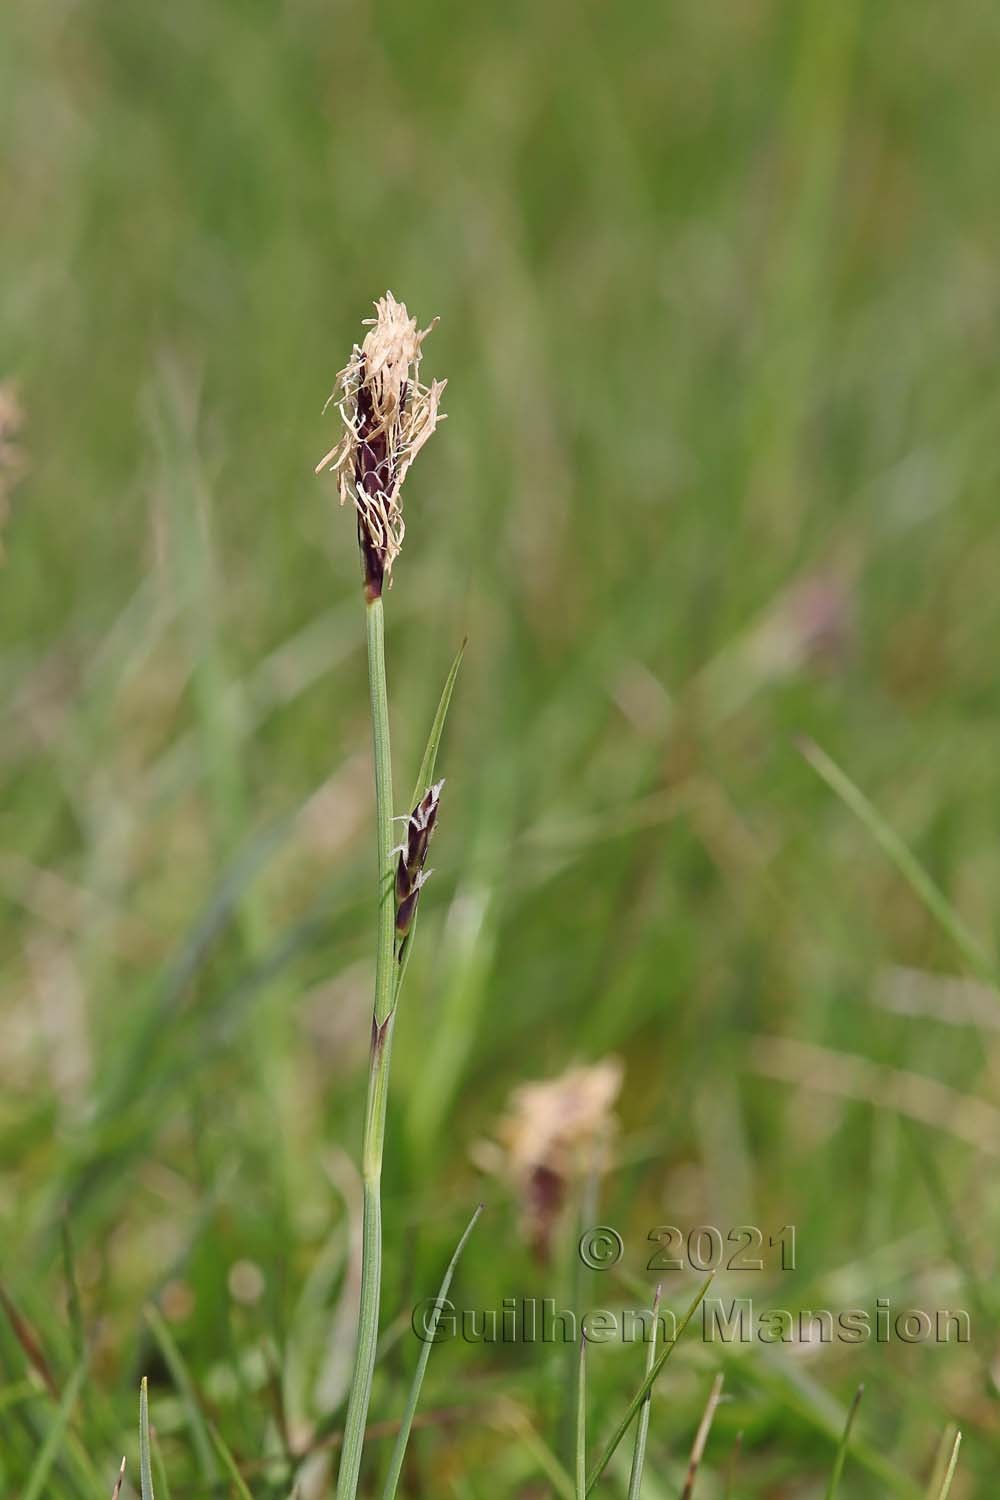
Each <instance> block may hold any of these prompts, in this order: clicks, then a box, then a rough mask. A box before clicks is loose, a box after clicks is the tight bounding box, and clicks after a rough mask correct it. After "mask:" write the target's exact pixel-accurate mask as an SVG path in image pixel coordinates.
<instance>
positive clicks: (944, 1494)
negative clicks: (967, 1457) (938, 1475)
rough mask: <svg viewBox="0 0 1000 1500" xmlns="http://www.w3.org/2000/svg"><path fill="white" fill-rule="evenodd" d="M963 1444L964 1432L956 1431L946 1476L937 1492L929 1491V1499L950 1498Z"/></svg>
mask: <svg viewBox="0 0 1000 1500" xmlns="http://www.w3.org/2000/svg"><path fill="white" fill-rule="evenodd" d="M961 1446H962V1434H961V1433H960V1432H956V1433H955V1441H954V1442H953V1443H952V1445H951V1456H950V1458H949V1459H948V1467H947V1468H946V1469H945V1473H944V1478H943V1479H942V1481H941V1488H940V1489H939V1490H937V1491H936V1492H933V1491H928V1500H948V1493H949V1491H950V1490H951V1482H952V1480H953V1479H954V1477H955V1470H956V1469H957V1468H958V1450H959V1448H961Z"/></svg>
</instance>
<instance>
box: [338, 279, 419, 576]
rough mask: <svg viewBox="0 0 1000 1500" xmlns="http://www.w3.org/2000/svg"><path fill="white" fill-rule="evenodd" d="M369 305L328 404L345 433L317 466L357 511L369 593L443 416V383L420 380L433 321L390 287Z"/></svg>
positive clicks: (394, 552)
mask: <svg viewBox="0 0 1000 1500" xmlns="http://www.w3.org/2000/svg"><path fill="white" fill-rule="evenodd" d="M375 310H376V316H375V317H374V318H368V319H366V320H365V321H366V326H367V327H368V329H369V331H368V333H367V334H366V335H365V338H364V341H363V343H362V344H361V345H360V346H359V345H357V344H355V346H354V349H353V351H352V353H351V358H350V360H349V361H348V363H347V365H346V366H345V367H344V369H343V370H341V372H340V374H339V375H338V376H337V383H336V385H335V386H334V389H333V392H332V394H331V396H330V399H329V401H328V402H327V406H329V405H330V403H331V402H333V403H335V404H336V406H337V410H338V411H339V413H340V418H341V421H342V422H343V426H344V432H343V436H342V437H341V438H340V441H339V442H338V443H337V444H336V446H335V447H333V448H331V449H330V451H329V453H327V454H326V455H325V457H324V458H322V459H321V460H320V462H319V463H318V464H317V465H316V473H317V474H320V473H322V472H323V470H324V469H332V470H333V471H334V473H335V474H336V475H337V485H338V489H339V492H340V503H341V505H343V504H344V503H345V502H346V501H347V500H350V501H351V503H352V504H353V506H354V508H355V510H356V511H357V514H358V538H359V541H360V543H361V552H362V561H363V565H364V572H365V588H366V592H367V593H368V595H369V597H371V598H376V597H378V595H379V594H381V592H382V585H383V580H384V578H385V577H387V576H390V575H391V573H392V565H393V563H394V562H395V560H396V558H397V557H398V556H399V552H400V548H401V547H402V545H403V535H404V531H405V527H404V525H403V514H402V503H401V495H400V492H401V490H402V486H403V480H404V479H405V478H406V475H407V471H408V470H409V467H410V465H411V464H412V463H413V460H414V459H415V458H416V456H417V454H418V453H419V452H420V450H421V448H422V447H423V446H424V444H425V443H426V442H427V439H428V438H429V437H430V436H431V434H432V432H433V431H434V429H435V427H436V426H437V424H438V422H439V421H440V420H442V419H443V417H444V413H443V412H441V411H440V410H439V405H440V400H441V393H442V391H443V390H444V388H445V385H446V384H447V382H446V381H444V380H432V381H431V383H430V385H429V386H427V385H422V384H421V382H420V373H419V372H420V358H421V345H422V344H423V341H424V339H425V338H426V337H427V335H428V334H429V333H430V332H431V330H432V329H433V328H434V327H435V324H436V322H437V319H435V320H434V322H432V323H431V324H430V326H429V327H427V328H424V329H422V330H421V329H418V327H417V322H416V319H415V318H411V317H410V315H409V313H408V312H407V310H406V304H405V303H403V302H397V301H396V299H395V297H394V296H393V295H392V293H391V292H387V293H386V294H385V296H384V297H380V298H379V300H378V302H377V303H376V304H375Z"/></svg>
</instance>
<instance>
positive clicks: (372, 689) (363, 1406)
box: [337, 595, 396, 1500]
mask: <svg viewBox="0 0 1000 1500" xmlns="http://www.w3.org/2000/svg"><path fill="white" fill-rule="evenodd" d="M365 613H366V617H367V633H368V689H369V696H370V700H371V715H372V744H373V748H374V758H375V823H376V833H377V847H378V937H377V946H376V956H375V1005H374V1012H373V1016H372V1040H371V1056H370V1060H369V1070H368V1101H367V1106H366V1110H365V1130H364V1140H363V1143H362V1152H361V1159H362V1165H361V1176H362V1184H363V1192H364V1207H363V1228H362V1259H361V1305H360V1310H359V1314H358V1343H357V1350H356V1353H355V1359H354V1376H353V1379H352V1380H351V1393H350V1397H349V1398H348V1403H347V1417H346V1419H345V1423H344V1446H343V1449H342V1452H341V1458H340V1469H339V1472H338V1475H337V1500H354V1497H355V1496H356V1494H357V1489H358V1478H359V1475H360V1472H361V1453H362V1449H363V1447H364V1438H365V1427H366V1425H367V1422H368V1407H369V1404H370V1402H371V1389H372V1376H373V1374H374V1371H375V1352H376V1348H377V1345H378V1321H379V1303H380V1299H381V1290H382V1154H383V1149H384V1144H385V1113H386V1103H387V1099H388V1088H389V1063H390V1058H391V1053H392V1031H393V1021H394V1018H395V1007H394V1004H393V1001H394V985H395V977H396V976H395V972H394V971H395V965H394V954H393V948H394V931H395V929H394V923H395V905H394V901H393V889H394V885H393V881H394V871H393V856H392V818H393V801H392V758H391V747H390V741H389V700H388V693H387V691H386V676H385V632H384V625H383V614H382V598H381V595H378V596H377V597H376V598H374V599H369V600H367V601H366V605H365Z"/></svg>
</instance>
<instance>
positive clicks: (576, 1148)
mask: <svg viewBox="0 0 1000 1500" xmlns="http://www.w3.org/2000/svg"><path fill="white" fill-rule="evenodd" d="M623 1077H624V1068H623V1065H622V1063H621V1060H620V1059H619V1058H617V1057H606V1058H602V1059H601V1061H600V1062H596V1063H593V1064H591V1065H589V1066H588V1065H582V1066H577V1067H572V1068H569V1069H567V1071H566V1072H565V1073H561V1074H560V1075H559V1076H558V1077H557V1078H549V1079H545V1080H544V1081H542V1082H539V1083H525V1084H521V1085H520V1086H519V1087H518V1088H516V1089H514V1091H513V1093H512V1094H511V1096H510V1100H509V1102H508V1107H507V1110H506V1113H505V1114H504V1115H503V1116H502V1117H501V1119H500V1120H499V1121H498V1123H497V1126H496V1130H495V1137H496V1138H495V1140H491V1141H482V1142H480V1143H479V1144H478V1145H477V1146H476V1147H475V1148H474V1150H473V1156H474V1158H475V1160H476V1162H477V1164H478V1165H479V1166H480V1167H482V1168H483V1170H484V1171H488V1172H490V1173H492V1174H493V1175H495V1176H498V1177H503V1178H505V1179H506V1180H507V1181H509V1182H511V1183H512V1184H513V1186H514V1189H515V1191H516V1192H517V1195H518V1198H519V1200H520V1204H521V1224H522V1232H523V1233H524V1236H525V1239H526V1240H527V1242H528V1243H529V1244H530V1245H531V1247H532V1249H533V1250H534V1252H535V1254H536V1255H537V1256H538V1258H539V1259H540V1260H545V1259H547V1258H548V1254H549V1251H550V1248H551V1243H552V1237H553V1234H554V1231H555V1228H556V1225H557V1223H558V1220H559V1216H560V1214H561V1211H562V1208H563V1205H564V1203H565V1201H566V1193H567V1189H568V1187H569V1186H570V1185H571V1184H572V1183H574V1182H580V1181H582V1180H585V1179H586V1178H588V1177H590V1176H593V1175H595V1174H596V1175H599V1174H601V1173H603V1172H606V1171H607V1170H608V1168H609V1167H610V1166H611V1162H612V1156H613V1145H614V1140H615V1137H616V1136H617V1134H618V1129H619V1124H618V1118H617V1116H616V1115H615V1113H614V1105H615V1101H616V1100H617V1098H618V1095H619V1094H620V1092H621V1086H622V1080H623Z"/></svg>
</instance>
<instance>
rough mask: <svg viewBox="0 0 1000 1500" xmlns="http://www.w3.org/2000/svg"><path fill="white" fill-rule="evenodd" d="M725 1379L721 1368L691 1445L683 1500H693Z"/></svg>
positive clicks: (713, 1382)
mask: <svg viewBox="0 0 1000 1500" xmlns="http://www.w3.org/2000/svg"><path fill="white" fill-rule="evenodd" d="M723 1379H724V1376H723V1374H722V1371H721V1370H720V1372H719V1374H718V1375H716V1377H715V1379H714V1380H713V1381H712V1389H711V1390H710V1391H709V1393H708V1400H707V1401H706V1403H705V1410H704V1411H703V1412H702V1415H701V1421H700V1422H699V1423H698V1431H697V1432H696V1433H695V1436H694V1443H693V1444H692V1447H691V1457H690V1458H689V1459H688V1467H687V1477H686V1479H685V1480H684V1488H683V1490H681V1500H691V1497H692V1495H693V1494H694V1487H695V1482H696V1480H697V1478H698V1470H699V1469H700V1468H701V1461H702V1459H703V1458H704V1456H705V1445H706V1444H707V1442H708V1434H709V1433H710V1432H711V1430H712V1423H713V1422H714V1420H715V1411H716V1408H717V1406H718V1404H719V1400H720V1398H721V1396H722V1382H723Z"/></svg>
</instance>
